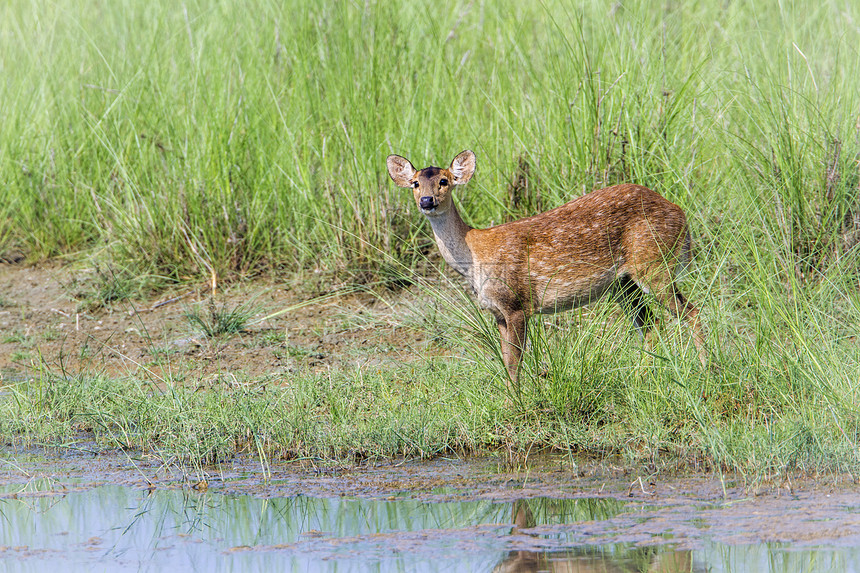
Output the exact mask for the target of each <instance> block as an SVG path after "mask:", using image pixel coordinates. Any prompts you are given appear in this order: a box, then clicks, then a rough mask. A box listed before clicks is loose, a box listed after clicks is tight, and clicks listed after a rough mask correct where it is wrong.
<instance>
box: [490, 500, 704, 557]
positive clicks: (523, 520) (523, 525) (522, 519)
mask: <svg viewBox="0 0 860 573" xmlns="http://www.w3.org/2000/svg"><path fill="white" fill-rule="evenodd" d="M604 501H608V502H610V503H609V504H606V503H602V502H604ZM596 502H597V503H596ZM612 502H615V503H616V504H619V505H620V502H617V501H616V500H602V499H601V500H598V499H578V500H547V499H545V498H543V499H534V500H525V499H520V500H517V501H515V502H514V503H513V509H512V512H511V513H512V515H511V522H512V523H513V526H514V527H513V529H512V530H511V534H512V535H529V533H528V532H527V531H523V530H528V529H532V528H533V527H535V526H536V525H538V524H539V523H538V520H537V519H536V518H535V513H534V511H533V510H532V506H536V507H537V508H538V509H539V510H540V512H541V513H543V514H545V515H548V516H549V517H550V519H552V520H553V521H557V520H560V522H575V521H584V520H588V519H589V517H590V519H592V520H593V519H608V518H609V517H612V516H613V515H614V514H617V513H619V512H620V508H619V509H618V511H615V512H614V514H613V515H608V513H611V512H612V510H613V509H615V507H613V505H614V504H612ZM583 506H584V507H583ZM583 508H584V509H585V511H583ZM588 510H591V511H588ZM577 514H579V515H580V516H581V518H580V519H570V518H571V517H572V516H574V515H577ZM587 514H590V516H586V515H587ZM544 523H546V521H545V522H544ZM613 549H614V550H613V551H606V549H605V548H601V547H596V548H594V547H584V548H576V549H572V550H567V551H551V552H540V551H528V550H514V551H510V552H508V555H507V557H506V558H505V559H504V560H503V561H502V562H501V563H499V564H498V565H497V566H496V567H495V568H494V569H493V571H494V572H497V573H536V572H538V571H550V572H553V573H556V572H558V573H573V572H576V573H634V572H640V571H641V572H645V571H648V572H649V573H683V572H690V571H694V569H693V552H692V551H676V550H675V549H673V548H672V547H666V546H649V547H627V548H619V547H618V545H616V546H615V547H613ZM619 549H620V550H619Z"/></svg>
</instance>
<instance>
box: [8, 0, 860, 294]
mask: <svg viewBox="0 0 860 573" xmlns="http://www.w3.org/2000/svg"><path fill="white" fill-rule="evenodd" d="M0 10H2V13H0V16H2V24H0V47H2V50H0V66H2V70H3V77H4V81H3V82H2V84H0V96H2V99H3V102H4V105H3V108H2V110H0V121H2V124H3V133H2V136H0V138H2V150H0V179H2V181H3V185H4V201H3V211H2V219H0V241H2V244H0V248H2V249H4V250H9V249H12V248H20V249H22V250H23V251H24V252H25V253H26V254H27V255H28V257H29V258H30V259H31V260H38V259H41V258H44V257H50V256H56V255H60V254H67V253H78V252H85V253H97V254H100V253H104V254H105V255H106V256H108V257H111V258H115V259H121V260H122V261H123V263H125V262H133V263H136V264H137V265H138V266H140V267H141V269H142V270H149V271H152V272H157V273H158V274H160V275H166V276H172V277H174V278H176V279H179V280H182V279H188V278H197V277H199V276H201V275H206V274H207V273H208V267H209V266H211V267H212V268H213V269H214V270H215V271H216V272H217V274H218V275H219V276H230V275H233V274H236V273H238V274H240V275H246V274H252V273H258V272H260V271H265V270H267V269H272V268H275V269H285V270H288V271H299V270H306V269H310V268H314V267H317V268H319V269H320V270H326V271H330V272H333V273H349V272H352V271H355V270H356V269H359V268H360V269H364V270H369V271H371V272H373V273H383V274H384V271H385V269H386V268H387V262H386V259H385V258H384V257H380V256H378V255H376V254H374V253H373V251H372V250H371V249H368V245H374V246H383V247H384V250H385V252H386V253H388V254H390V255H392V256H394V257H395V259H397V260H399V261H403V262H408V263H410V262H411V261H412V258H411V257H412V256H413V253H414V252H415V251H416V248H417V247H421V246H422V245H423V244H424V243H426V233H427V231H426V229H424V228H423V227H421V226H420V225H417V224H416V219H417V216H416V215H414V213H412V212H411V211H409V199H408V197H407V196H406V195H405V194H404V193H402V192H401V191H400V190H397V189H395V188H394V187H393V186H392V185H391V184H390V182H389V181H388V179H387V177H386V174H385V171H384V158H385V156H386V155H387V154H389V153H391V152H398V153H401V154H404V155H407V156H409V157H410V158H411V159H413V160H414V162H415V163H416V164H421V165H424V164H429V163H434V164H446V163H447V162H448V161H450V158H451V157H453V155H454V154H455V153H456V152H458V151H460V150H461V149H463V148H467V147H468V148H473V149H474V150H475V151H476V152H477V153H478V160H479V169H478V178H477V180H476V182H475V183H474V184H473V185H472V186H471V187H470V189H468V190H467V191H466V192H464V193H463V194H462V198H461V199H462V201H463V203H464V205H465V207H466V211H467V212H468V214H469V217H470V219H471V220H472V221H473V222H474V223H475V224H479V225H485V224H489V223H492V222H499V221H501V220H503V219H504V218H506V217H508V216H511V215H518V214H520V213H516V212H514V213H509V209H512V208H513V209H514V211H516V208H515V207H511V205H509V201H508V198H509V193H508V192H507V191H508V190H507V188H508V186H509V184H510V183H512V182H513V181H514V180H515V178H516V176H517V173H518V170H517V166H518V165H520V164H522V162H523V161H524V162H526V163H527V164H528V165H529V166H530V170H529V172H530V174H531V175H532V176H534V177H536V178H539V181H540V187H539V189H538V190H537V191H538V192H539V193H540V195H541V197H540V204H541V206H542V207H544V208H546V207H550V206H553V205H556V204H559V203H561V202H563V201H565V200H568V199H569V198H571V197H572V196H575V195H577V194H580V193H582V192H585V191H588V190H590V189H592V188H594V187H596V186H602V185H608V184H611V183H615V182H618V181H635V182H638V183H643V184H646V185H650V186H653V187H655V188H657V189H659V190H660V191H661V192H662V193H664V194H665V195H667V196H668V197H669V198H670V199H673V200H675V201H677V202H679V203H681V204H682V205H683V206H684V207H687V208H688V209H690V211H691V213H692V215H693V218H694V221H695V222H696V223H698V224H697V225H696V228H697V233H698V234H699V235H700V237H702V238H703V239H705V242H706V243H707V241H709V240H713V239H714V236H713V235H714V234H717V233H719V231H718V230H717V229H714V227H715V225H714V223H715V220H719V219H720V218H730V219H731V220H733V221H738V220H740V221H742V222H743V223H744V225H745V226H747V227H748V229H745V233H744V234H745V235H751V236H755V238H756V241H759V240H760V237H759V236H760V235H765V236H767V237H771V238H775V239H777V240H778V245H777V246H778V247H779V249H780V252H778V253H775V255H777V256H780V255H782V254H783V253H784V254H785V255H786V256H787V257H789V258H790V259H791V260H789V261H788V262H789V264H791V265H792V266H795V265H796V266H798V267H799V268H800V269H801V270H800V272H802V273H804V274H808V273H809V272H814V271H813V269H815V268H817V267H819V266H821V265H825V266H826V265H827V264H828V263H829V262H830V261H832V259H833V258H834V257H835V256H836V254H838V253H840V252H843V251H844V249H845V248H846V247H850V246H853V245H852V244H851V243H856V236H852V237H848V238H844V237H842V236H841V235H840V233H841V234H843V235H844V233H845V231H846V230H847V229H848V227H850V226H851V224H852V223H854V222H855V221H856V214H857V200H856V192H855V191H856V184H857V170H856V157H857V153H858V130H857V119H856V114H857V109H858V95H857V94H858V92H860V90H858V89H857V88H858V87H860V86H858V85H857V80H856V74H855V73H854V70H856V68H857V64H858V53H857V48H856V46H857V42H856V41H855V40H857V37H858V32H857V27H856V25H855V24H852V22H856V21H857V19H858V18H860V16H858V14H857V13H856V10H852V8H851V7H850V5H844V6H843V5H842V4H840V3H836V2H824V3H822V4H821V5H819V6H817V7H816V8H814V9H811V10H810V9H808V7H806V6H805V5H804V4H802V3H800V2H788V3H781V4H776V5H772V6H769V7H750V6H746V5H736V4H731V5H724V4H723V3H719V2H704V3H696V4H695V5H692V6H687V5H679V6H674V5H673V6H669V5H662V6H660V5H655V4H653V3H649V2H624V3H618V4H616V5H614V6H612V7H607V6H606V5H605V3H603V2H592V3H587V4H585V5H583V6H581V7H576V8H574V7H571V6H570V5H569V4H568V3H563V2H545V3H530V2H523V3H518V4H517V5H514V6H510V5H509V3H502V2H499V3H496V2H479V3H456V2H445V3H443V4H441V5H440V4H438V3H433V4H432V5H431V4H430V3H413V2H379V3H375V2H371V3H364V4H349V3H347V4H343V3H318V2H298V3H279V2H271V1H268V0H258V1H255V2H251V3H242V4H241V5H240V4H229V3H227V4H224V3H212V2H185V3H180V4H176V3H170V2H136V1H133V0H125V1H122V0H121V1H120V2H110V3H108V2H103V3H96V4H92V3H90V2H79V1H77V2H76V1H73V0H69V1H63V2H53V3H49V2H35V3H32V2H18V1H13V2H8V3H4V6H3V7H2V8H0ZM821 38H827V39H828V41H826V42H822V41H821ZM751 204H752V205H751ZM533 206H534V205H533V204H532V203H529V204H527V207H529V208H531V207H533ZM852 217H853V219H852ZM855 235H856V234H855ZM846 241H847V243H846ZM737 247H738V248H737V251H739V253H738V254H739V255H740V256H744V257H747V258H748V250H747V249H746V246H745V245H742V244H741V245H737ZM321 253H322V256H321Z"/></svg>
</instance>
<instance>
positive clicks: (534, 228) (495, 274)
mask: <svg viewBox="0 0 860 573" xmlns="http://www.w3.org/2000/svg"><path fill="white" fill-rule="evenodd" d="M686 225H687V223H686V217H685V216H684V212H683V210H682V209H681V208H680V207H678V206H677V205H675V204H673V203H671V202H670V201H668V200H666V199H665V198H663V197H662V196H660V195H659V194H657V193H655V192H654V191H651V190H650V189H648V188H646V187H642V186H639V185H630V184H627V185H617V186H615V187H608V188H605V189H599V190H597V191H593V192H591V193H588V194H587V195H583V196H581V197H578V198H576V199H573V200H572V201H570V202H568V203H565V204H564V205H561V206H560V207H556V208H555V209H552V210H550V211H547V212H545V213H541V214H539V215H535V216H532V217H527V218H524V219H520V220H517V221H512V222H510V223H505V224H503V225H498V226H495V227H490V228H488V229H472V230H471V231H469V232H468V234H467V236H466V242H467V244H468V245H469V247H470V249H471V251H472V253H473V260H474V265H475V269H474V276H473V287H474V288H475V290H476V292H478V295H479V298H481V294H482V291H486V292H484V293H483V294H484V298H487V301H482V302H493V303H499V304H502V305H505V306H511V305H514V306H525V307H530V308H531V309H532V311H533V312H551V311H556V310H565V309H567V308H572V307H575V306H578V305H580V304H584V303H586V302H588V301H590V300H594V299H595V298H597V297H599V296H600V295H601V294H603V292H604V291H605V290H606V289H607V288H608V287H609V286H610V285H611V284H612V282H614V280H615V279H616V278H618V277H619V276H621V275H624V274H630V273H631V271H632V270H633V268H634V267H637V266H642V265H648V264H652V263H655V262H660V263H666V262H667V261H669V262H670V263H671V259H673V258H677V257H679V256H680V254H681V251H682V248H681V247H682V245H683V244H684V241H685V240H686ZM523 293H528V295H527V296H528V297H529V299H530V300H529V301H522V300H521V299H522V298H523V296H524V294H523ZM485 306H492V304H489V305H488V304H485Z"/></svg>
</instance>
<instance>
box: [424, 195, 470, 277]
mask: <svg viewBox="0 0 860 573" xmlns="http://www.w3.org/2000/svg"><path fill="white" fill-rule="evenodd" d="M427 218H428V219H430V226H431V227H433V234H434V235H435V236H436V244H437V245H438V246H439V251H440V252H441V253H442V258H444V259H445V262H446V263H448V264H449V265H451V267H452V268H453V269H454V270H455V271H457V272H458V273H460V274H461V275H463V276H464V277H467V278H470V277H471V274H472V262H473V261H472V250H471V249H470V248H469V246H468V245H467V244H466V233H468V232H469V231H470V230H471V229H472V227H470V226H469V225H467V224H466V223H464V222H463V219H461V218H460V213H459V212H457V208H456V207H455V206H454V204H453V202H452V203H451V208H450V209H448V210H447V211H446V212H445V213H442V214H441V215H436V216H435V217H427Z"/></svg>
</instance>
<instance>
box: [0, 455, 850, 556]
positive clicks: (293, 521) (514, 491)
mask: <svg viewBox="0 0 860 573" xmlns="http://www.w3.org/2000/svg"><path fill="white" fill-rule="evenodd" d="M5 459H6V464H7V466H12V465H14V466H15V467H11V468H10V467H7V471H6V474H5V475H4V476H3V478H2V479H3V485H2V487H0V568H3V569H4V570H8V571H45V570H50V569H51V568H54V567H56V568H57V569H58V570H62V571H87V572H91V571H171V570H175V571H273V570H293V571H426V572H432V571H488V572H489V571H578V572H592V571H594V572H597V571H600V572H628V571H629V572H634V571H651V572H666V573H668V572H680V571H713V572H717V571H733V572H734V571H737V572H740V571H751V572H752V571H754V572H761V571H780V572H783V571H784V572H789V571H791V572H793V571H834V572H836V571H860V565H858V564H860V543H858V532H860V526H858V524H860V503H856V504H855V503H854V502H853V501H852V500H857V501H860V498H858V497H856V496H855V495H854V493H853V491H852V488H846V489H844V490H840V491H835V490H834V491H831V492H829V493H825V492H823V491H817V492H816V493H815V494H814V496H813V494H809V495H810V496H813V497H815V500H814V501H813V500H812V499H813V497H804V496H803V495H798V494H796V493H795V494H789V495H783V494H779V495H773V494H767V495H764V496H758V497H757V496H746V497H737V498H736V499H731V497H735V496H727V495H726V493H725V491H724V492H723V494H722V495H718V496H714V495H711V493H708V492H707V491H705V490H706V489H707V488H703V486H702V483H705V482H703V481H695V483H690V484H689V485H690V487H689V488H687V492H686V493H683V494H672V493H671V492H669V494H668V495H667V494H665V493H663V494H658V493H653V494H651V495H645V494H647V490H648V488H649V484H648V483H644V482H643V483H636V482H635V481H634V482H633V483H634V485H635V488H630V489H629V490H628V489H625V488H619V487H618V485H619V483H613V482H600V480H596V481H595V480H593V479H577V478H576V477H570V476H564V475H560V474H561V472H547V473H540V472H536V475H531V474H530V475H528V476H527V477H523V476H522V475H519V476H511V475H508V476H506V477H507V479H500V478H499V476H498V475H491V474H490V473H487V472H486V469H487V468H486V467H484V468H483V470H481V471H476V470H474V469H473V468H472V467H471V466H470V465H469V463H468V462H452V463H450V464H448V465H446V464H444V463H440V462H437V463H435V464H430V468H431V469H430V470H428V465H427V464H404V465H403V466H400V467H388V468H382V469H377V470H373V471H371V472H363V473H362V472H358V474H359V476H358V478H356V472H355V471H344V472H320V471H318V470H317V471H311V472H308V471H306V470H303V471H298V472H291V473H289V475H272V476H269V479H268V480H267V481H266V482H265V483H260V479H259V475H255V474H254V473H253V472H244V471H241V472H233V473H231V474H224V475H222V476H216V477H215V478H214V479H211V481H209V482H207V483H206V486H205V487H200V486H198V487H200V488H199V489H194V488H193V487H190V486H189V485H188V484H189V483H190V482H188V481H185V482H182V481H181V480H180V481H173V480H170V479H162V480H160V481H159V482H158V483H151V482H150V484H149V485H146V484H145V483H143V482H140V481H139V480H138V483H135V478H134V474H133V472H132V473H130V474H124V473H123V472H124V471H126V470H109V471H107V472H105V473H104V474H103V476H104V478H105V479H103V480H101V481H100V480H97V479H93V476H92V475H90V478H89V479H85V477H86V476H83V475H82V474H81V473H80V472H75V471H62V470H57V469H56V467H54V468H53V471H51V472H45V473H51V476H50V477H45V476H44V475H43V476H42V477H35V472H34V471H33V470H32V467H33V465H32V464H35V463H37V461H36V460H34V459H33V458H32V457H31V458H29V459H28V464H29V469H24V468H23V467H21V464H18V463H17V462H13V461H9V458H8V457H7V458H5ZM51 463H52V462H51V461H50V460H46V461H45V464H44V465H45V466H50V464H51ZM105 465H106V466H110V464H105ZM76 467H80V464H79V465H78V466H76ZM446 467H447V468H448V471H449V472H450V475H445V474H444V472H445V468H446ZM553 473H556V474H559V475H558V478H559V479H557V480H555V482H553V480H552V474H553ZM16 474H19V475H20V476H22V477H19V478H18V479H15V475H16ZM123 475H125V479H117V476H123ZM428 476H436V478H437V479H436V480H434V481H433V483H431V482H430V480H429V479H428ZM440 476H441V477H440ZM476 476H479V477H476ZM480 476H482V477H480ZM413 477H414V482H415V486H416V489H414V490H410V489H408V488H407V489H403V487H402V486H403V484H407V485H408V483H409V482H410V481H411V478H413ZM447 478H450V479H447ZM458 479H461V480H462V481H463V482H464V485H466V487H465V488H457V487H456V483H457V481H458ZM386 480H387V481H386ZM640 481H641V480H640ZM108 482H110V483H108ZM338 483H343V485H344V487H343V488H342V489H341V490H340V491H337V484H338ZM577 483H578V484H579V486H577V485H575V484H577ZM586 483H587V484H588V485H591V486H593V488H592V489H589V488H582V487H581V486H582V485H586ZM683 483H685V482H684V481H683V480H681V481H676V482H672V484H671V485H663V486H657V487H654V486H650V487H654V489H655V490H656V489H659V488H660V487H662V488H672V487H678V485H679V484H683ZM356 484H358V485H356ZM397 484H399V485H397ZM819 490H820V488H819ZM302 491H305V492H307V493H302ZM547 493H554V494H555V496H552V495H540V494H547ZM518 494H520V495H522V497H517V495H518ZM589 494H590V495H589ZM571 496H574V497H571ZM816 496H817V497H816ZM804 499H805V500H806V502H804ZM790 532H794V533H793V534H791V533H790ZM791 535H793V536H794V538H791Z"/></svg>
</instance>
